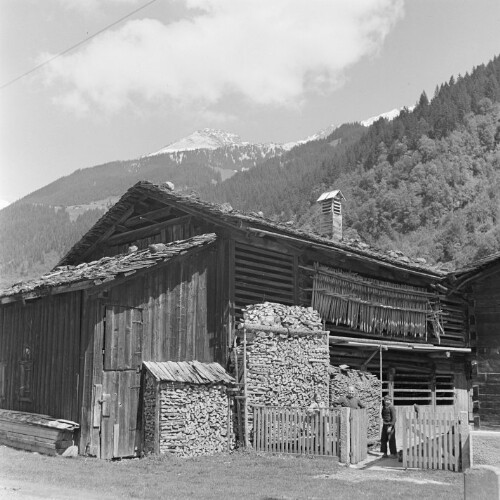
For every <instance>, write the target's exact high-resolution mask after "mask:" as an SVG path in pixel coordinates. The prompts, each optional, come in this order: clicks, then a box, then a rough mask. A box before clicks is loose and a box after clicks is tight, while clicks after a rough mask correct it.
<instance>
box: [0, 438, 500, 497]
mask: <svg viewBox="0 0 500 500" xmlns="http://www.w3.org/2000/svg"><path fill="white" fill-rule="evenodd" d="M472 443H473V460H474V463H475V464H487V465H495V466H498V467H500V432H474V433H473V434H472ZM463 488H464V485H463V474H460V473H454V472H447V471H432V470H404V469H402V467H401V463H399V462H398V461H397V459H382V458H380V457H378V456H369V458H368V459H367V461H366V462H364V463H362V464H359V465H357V466H352V467H345V466H343V465H340V464H338V462H337V461H335V460H331V459H323V458H315V459H313V458H308V457H293V456H284V455H282V456H270V455H262V454H257V453H252V452H246V453H245V452H239V453H232V454H220V455H217V456H214V457H200V458H193V459H176V458H168V457H161V458H158V457H149V458H144V459H140V460H139V459H134V460H122V461H101V460H97V459H93V458H85V457H75V458H62V457H48V456H44V455H39V454H37V453H30V452H24V451H20V450H14V449H12V448H8V447H5V446H0V498H1V499H7V500H10V499H14V500H15V499H22V500H27V499H40V498H43V499H55V500H59V499H68V498H70V499H74V500H80V499H81V500H84V499H85V500H93V499H102V498H106V499H110V500H114V499H118V498H143V499H157V498H158V499H160V498H161V499H167V498H168V499H169V500H171V499H172V500H177V499H179V500H184V499H193V498H202V499H217V500H221V499H225V498H238V499H242V500H244V499H254V498H258V499H262V500H275V499H286V500H288V499H327V498H328V499H331V498H334V499H337V498H338V499H342V500H343V499H351V498H352V499H358V498H359V499H377V500H379V499H380V498H385V497H387V494H388V492H390V495H389V496H390V497H391V498H405V499H407V500H408V499H413V498H415V499H418V500H422V499H426V498H428V499H432V500H435V499H436V498H439V499H440V500H442V499H445V500H446V499H450V500H455V499H457V498H463Z"/></svg>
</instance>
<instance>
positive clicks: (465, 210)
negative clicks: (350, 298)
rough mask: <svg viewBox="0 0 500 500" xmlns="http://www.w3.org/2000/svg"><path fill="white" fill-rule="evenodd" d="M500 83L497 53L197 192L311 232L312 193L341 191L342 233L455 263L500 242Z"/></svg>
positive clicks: (313, 219)
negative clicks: (429, 92)
mask: <svg viewBox="0 0 500 500" xmlns="http://www.w3.org/2000/svg"><path fill="white" fill-rule="evenodd" d="M499 82H500V58H498V57H497V58H495V59H494V60H493V61H491V62H490V63H488V64H487V65H481V66H478V67H477V68H475V69H474V70H473V71H472V72H471V74H466V75H465V76H460V77H458V78H457V79H456V80H455V79H454V78H453V77H452V78H451V79H450V81H449V82H448V83H445V84H442V85H441V86H440V87H437V88H436V91H435V95H434V96H433V98H432V100H430V101H429V99H428V97H427V96H426V95H425V93H423V94H422V95H421V96H420V99H419V101H418V103H417V105H416V107H415V108H414V110H413V111H411V112H410V111H408V110H404V111H403V112H402V113H401V114H400V115H399V117H397V118H396V119H394V120H393V121H390V122H389V121H387V120H383V119H381V120H379V121H378V122H376V123H374V124H373V125H372V126H371V127H370V128H368V129H361V127H357V126H356V125H351V126H349V125H346V126H343V127H341V128H340V129H338V130H336V131H335V132H334V133H333V134H332V135H331V136H330V137H329V138H328V139H327V140H325V141H324V142H323V143H322V144H318V145H315V144H312V143H311V144H310V145H309V148H310V149H307V148H305V149H300V150H299V149H297V150H293V151H292V152H291V154H290V155H289V156H288V157H286V158H282V159H276V160H273V161H271V162H267V163H266V164H264V165H261V166H260V167H258V168H257V169H254V170H252V171H250V172H245V173H242V174H237V175H236V176H234V177H233V178H231V179H229V180H228V181H226V182H224V183H222V184H221V185H217V186H215V187H208V188H206V189H205V190H204V191H203V192H202V195H203V196H204V197H206V198H209V199H211V200H213V201H219V202H223V201H224V202H229V203H231V204H232V205H233V206H234V207H235V208H240V209H243V210H262V211H263V212H264V213H265V215H267V216H271V217H276V218H279V219H282V220H289V219H293V220H294V221H295V222H296V223H297V225H300V226H303V227H306V228H309V229H315V228H316V224H315V223H316V221H317V208H316V206H315V201H316V199H317V197H318V195H319V194H320V193H321V192H323V191H326V190H330V189H341V190H342V192H343V193H344V195H345V196H346V198H347V203H346V206H345V211H344V214H345V227H346V233H347V235H350V236H359V237H361V238H363V239H365V240H366V241H368V242H369V243H370V244H373V245H377V246H381V247H384V248H394V249H398V250H402V251H403V252H405V253H407V254H408V255H411V256H421V257H424V258H426V259H428V260H430V261H432V262H448V263H450V265H452V266H461V265H463V264H465V263H467V262H470V261H471V260H473V259H475V258H478V257H481V256H484V255H485V254H488V253H491V252H493V251H495V250H499V249H500V226H499V224H498V221H499V215H500V189H499V188H500V121H499V119H500V111H499V102H500V84H499Z"/></svg>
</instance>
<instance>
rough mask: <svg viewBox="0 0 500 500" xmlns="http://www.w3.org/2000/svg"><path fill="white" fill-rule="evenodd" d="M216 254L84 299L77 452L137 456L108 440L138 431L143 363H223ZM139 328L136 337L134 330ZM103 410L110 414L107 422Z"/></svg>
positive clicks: (184, 260) (190, 257)
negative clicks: (107, 399) (106, 397)
mask: <svg viewBox="0 0 500 500" xmlns="http://www.w3.org/2000/svg"><path fill="white" fill-rule="evenodd" d="M215 248H216V247H215V246H214V247H211V248H207V249H204V250H203V251H200V252H194V253H192V254H187V255H185V256H182V257H180V258H177V259H175V261H173V262H170V263H167V264H166V265H164V266H162V267H157V268H155V270H154V271H149V272H147V273H145V274H142V275H141V276H138V277H136V278H132V279H130V280H129V281H127V282H125V283H122V284H119V285H117V286H114V287H112V288H110V289H109V290H108V291H107V293H105V294H101V295H100V296H98V295H89V296H88V297H87V298H86V300H85V303H84V309H83V310H84V317H83V325H84V329H85V331H86V332H89V336H88V337H87V338H86V339H85V345H82V352H84V359H85V367H84V370H83V379H84V380H83V386H84V387H83V388H82V390H83V392H84V395H83V406H82V431H81V442H80V447H81V449H82V450H84V449H87V450H89V452H90V453H91V454H92V455H96V456H101V452H102V451H103V446H106V447H107V448H106V450H104V451H105V453H104V455H102V456H103V457H105V458H110V457H111V456H116V455H113V453H115V452H116V453H118V454H119V456H121V455H122V454H123V456H127V453H125V451H124V449H125V448H126V447H127V446H128V447H129V448H128V449H132V450H134V447H133V446H132V445H133V443H132V442H130V443H129V444H128V445H127V444H126V443H125V445H124V443H123V441H122V438H121V437H120V440H118V439H117V438H116V436H114V437H113V431H112V429H114V430H115V431H116V432H118V429H120V431H119V432H120V436H123V435H124V434H123V433H124V431H123V428H124V427H126V428H127V429H138V428H139V427H140V422H138V421H137V420H138V419H139V418H140V415H139V412H138V409H137V408H136V406H137V405H136V403H137V401H138V396H139V394H138V389H139V388H138V386H139V384H138V382H137V381H136V380H135V378H134V375H135V374H136V371H137V370H139V369H140V367H141V363H142V361H148V360H154V361H168V360H171V361H184V360H195V359H196V360H198V361H202V362H205V361H206V362H210V361H218V362H222V363H225V359H224V349H225V346H226V345H227V342H228V340H227V339H226V338H223V334H224V332H223V331H220V326H221V321H220V320H218V319H217V309H216V300H217V297H216V289H217V286H218V285H217V282H218V276H217V273H218V272H219V273H220V271H221V270H223V269H224V266H222V265H217V264H218V262H217V259H218V257H217V253H216V251H215ZM221 264H223V263H221ZM226 267H227V266H226ZM220 306H221V305H220ZM220 306H219V307H220ZM134 311H135V313H134ZM136 313H137V314H136ZM134 318H135V319H134ZM139 323H140V329H139V328H137V329H134V324H135V326H138V324H139ZM139 331H140V339H139V333H138V332H139ZM132 351H133V352H132ZM122 372H123V373H122ZM128 372H131V373H128ZM113 374H114V375H113ZM133 390H136V391H137V394H136V395H135V396H133V397H132V395H131V394H132V392H130V394H129V391H133ZM103 394H110V403H109V405H108V404H107V403H106V404H103V405H100V404H99V399H100V398H101V397H104V396H102V395H103ZM114 395H115V396H114ZM120 403H121V406H120ZM129 403H130V405H129ZM117 405H118V406H117ZM124 405H125V406H127V408H122V407H123V406H124ZM128 406H130V408H128ZM103 407H106V409H107V410H109V416H105V417H106V419H105V420H102V417H103V414H102V411H103ZM114 420H116V422H115V423H113V422H114ZM114 425H117V426H118V427H113V426H114ZM112 439H114V440H115V441H116V442H115V443H114V445H113V446H112V448H113V449H112V450H110V449H109V446H110V443H109V442H108V441H110V440H112Z"/></svg>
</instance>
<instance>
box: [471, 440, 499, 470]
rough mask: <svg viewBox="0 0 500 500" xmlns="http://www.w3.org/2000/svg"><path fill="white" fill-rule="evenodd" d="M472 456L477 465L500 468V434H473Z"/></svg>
mask: <svg viewBox="0 0 500 500" xmlns="http://www.w3.org/2000/svg"><path fill="white" fill-rule="evenodd" d="M472 456H473V463H474V464H476V465H494V466H496V467H500V432H495V431H474V432H472Z"/></svg>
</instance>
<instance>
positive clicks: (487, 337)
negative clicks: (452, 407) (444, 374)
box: [446, 253, 500, 430]
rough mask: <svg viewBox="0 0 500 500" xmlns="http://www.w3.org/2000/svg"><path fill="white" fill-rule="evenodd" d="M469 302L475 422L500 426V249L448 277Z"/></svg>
mask: <svg viewBox="0 0 500 500" xmlns="http://www.w3.org/2000/svg"><path fill="white" fill-rule="evenodd" d="M446 284H447V286H449V287H450V289H454V290H456V291H457V292H461V293H463V294H464V296H465V297H466V298H467V300H468V304H469V309H468V310H469V314H468V322H469V330H470V343H471V347H472V354H473V363H472V388H473V391H472V392H473V395H472V398H473V404H474V423H475V426H476V427H481V428H484V429H496V430H498V429H499V428H500V253H496V254H494V255H491V256H489V257H487V258H485V259H482V260H480V261H477V262H475V263H474V264H473V265H471V266H470V267H468V268H466V269H462V270H460V271H458V272H456V273H453V274H452V275H450V276H449V277H448V278H447V279H446Z"/></svg>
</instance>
